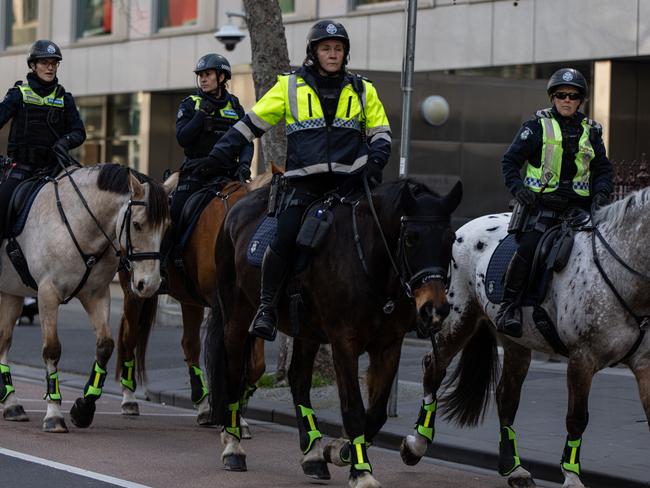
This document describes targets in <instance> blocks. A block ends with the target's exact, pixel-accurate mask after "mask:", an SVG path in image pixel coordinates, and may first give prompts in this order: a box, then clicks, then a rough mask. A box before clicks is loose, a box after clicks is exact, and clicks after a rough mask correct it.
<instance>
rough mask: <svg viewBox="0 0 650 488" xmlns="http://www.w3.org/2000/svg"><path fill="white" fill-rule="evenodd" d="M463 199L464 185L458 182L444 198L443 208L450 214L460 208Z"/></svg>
mask: <svg viewBox="0 0 650 488" xmlns="http://www.w3.org/2000/svg"><path fill="white" fill-rule="evenodd" d="M462 198H463V183H462V182H460V181H458V182H456V184H455V185H454V187H453V188H452V189H451V191H450V192H449V193H448V194H447V195H445V196H444V197H443V198H442V206H443V207H444V208H445V210H447V212H449V213H450V214H451V213H452V212H453V211H454V210H456V208H458V205H460V201H461V200H462Z"/></svg>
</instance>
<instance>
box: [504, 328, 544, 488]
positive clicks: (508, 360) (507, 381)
mask: <svg viewBox="0 0 650 488" xmlns="http://www.w3.org/2000/svg"><path fill="white" fill-rule="evenodd" d="M530 359H531V352H530V349H528V348H525V347H522V346H520V345H518V344H516V343H514V342H511V341H509V340H506V341H503V371H502V372H501V378H500V380H499V384H498V386H497V391H496V400H497V410H498V413H499V424H500V431H499V474H500V475H501V476H507V477H508V485H509V486H512V487H515V488H530V487H534V486H537V485H536V484H535V482H534V481H533V478H532V476H531V475H530V473H529V472H528V471H527V470H525V469H524V468H523V467H522V465H521V461H520V458H519V452H518V450H517V438H516V435H515V431H514V429H513V428H512V425H513V424H514V422H515V416H516V415H517V409H518V408H519V398H520V396H521V387H522V385H523V384H524V380H525V379H526V374H527V373H528V367H529V366H530Z"/></svg>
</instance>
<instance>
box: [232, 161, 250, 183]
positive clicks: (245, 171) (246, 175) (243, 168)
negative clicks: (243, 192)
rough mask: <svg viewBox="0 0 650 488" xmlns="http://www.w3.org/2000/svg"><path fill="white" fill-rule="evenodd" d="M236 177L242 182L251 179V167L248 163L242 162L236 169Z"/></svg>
mask: <svg viewBox="0 0 650 488" xmlns="http://www.w3.org/2000/svg"><path fill="white" fill-rule="evenodd" d="M235 178H236V179H238V180H239V181H241V182H242V183H245V182H247V181H248V180H250V179H251V169H250V167H249V166H248V165H247V164H244V163H241V164H240V165H239V166H238V167H237V169H236V170H235Z"/></svg>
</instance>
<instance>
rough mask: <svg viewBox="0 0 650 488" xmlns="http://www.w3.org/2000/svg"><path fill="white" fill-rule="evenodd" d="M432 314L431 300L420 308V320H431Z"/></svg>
mask: <svg viewBox="0 0 650 488" xmlns="http://www.w3.org/2000/svg"><path fill="white" fill-rule="evenodd" d="M432 316H433V304H432V303H431V302H427V303H425V304H424V305H423V306H422V308H420V320H422V321H423V322H425V323H427V322H429V321H430V320H431V317H432Z"/></svg>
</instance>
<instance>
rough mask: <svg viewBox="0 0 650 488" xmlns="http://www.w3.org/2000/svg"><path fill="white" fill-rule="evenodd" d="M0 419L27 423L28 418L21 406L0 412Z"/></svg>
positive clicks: (14, 406) (13, 406)
mask: <svg viewBox="0 0 650 488" xmlns="http://www.w3.org/2000/svg"><path fill="white" fill-rule="evenodd" d="M2 417H3V418H4V419H5V420H9V421H11V422H27V421H28V420H29V417H28V416H27V414H26V413H25V409H24V408H23V406H22V405H12V406H10V407H7V408H5V409H4V410H3V411H2Z"/></svg>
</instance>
